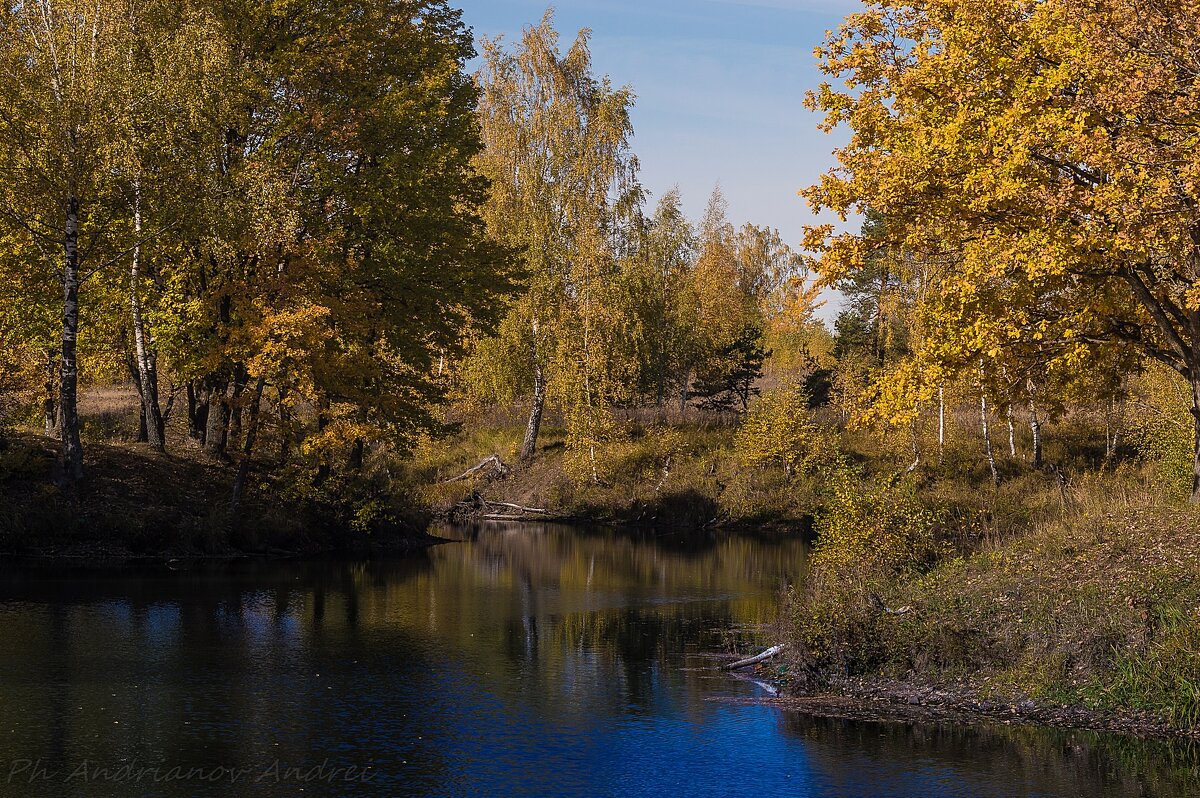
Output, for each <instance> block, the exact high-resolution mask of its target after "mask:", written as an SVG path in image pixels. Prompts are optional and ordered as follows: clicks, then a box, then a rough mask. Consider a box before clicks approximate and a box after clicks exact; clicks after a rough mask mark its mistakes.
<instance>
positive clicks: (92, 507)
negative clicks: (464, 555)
mask: <svg viewBox="0 0 1200 798" xmlns="http://www.w3.org/2000/svg"><path fill="white" fill-rule="evenodd" d="M80 410H81V421H82V428H83V435H84V452H85V467H86V473H87V477H86V479H84V481H83V482H81V483H79V484H78V485H75V486H71V487H67V486H66V484H65V482H64V480H63V479H62V473H61V463H60V458H59V452H58V449H59V442H58V441H57V440H51V439H48V438H46V437H44V436H42V435H40V434H36V433H35V432H34V431H32V430H31V429H29V428H28V427H25V428H22V427H21V426H19V425H18V426H17V427H16V428H15V429H11V430H9V431H8V433H7V434H6V435H5V436H4V439H3V446H2V447H0V555H28V556H37V557H54V558H90V557H105V558H118V559H120V558H126V557H155V558H161V557H233V556H244V555H277V556H284V555H294V554H305V553H318V552H328V551H340V550H347V551H366V550H371V549H380V548H386V549H406V548H410V547H413V546H420V545H425V543H426V535H425V532H424V530H425V528H426V527H427V525H428V523H429V520H430V515H429V514H428V513H427V512H426V511H425V509H424V508H423V507H422V506H421V505H420V504H418V503H417V502H415V501H413V500H412V498H411V497H410V496H409V495H408V494H407V493H405V492H404V491H403V490H402V488H401V486H400V485H398V484H397V485H392V484H390V483H389V482H388V481H387V480H386V479H384V478H382V477H381V475H380V474H378V473H374V472H373V473H372V474H371V475H363V476H355V477H350V476H347V475H345V474H339V473H337V472H335V473H333V474H332V475H331V476H330V477H329V478H327V479H326V480H324V481H323V482H322V483H321V484H319V485H318V484H314V480H313V474H312V473H311V469H308V470H306V469H305V468H304V467H303V464H301V463H297V464H296V465H294V466H291V467H284V468H280V467H277V466H275V465H274V464H271V463H267V462H255V463H254V464H253V465H252V467H251V468H250V470H249V472H248V473H249V478H248V480H247V484H246V488H245V491H244V494H243V498H242V500H241V501H240V502H239V503H238V505H237V506H236V507H234V506H233V505H232V502H231V499H232V493H233V482H234V478H235V475H236V472H237V465H236V463H234V462H229V461H217V460H213V459H210V458H206V457H204V456H203V455H202V453H201V452H200V450H199V448H198V447H197V446H195V445H194V444H190V442H189V439H188V437H187V430H186V428H184V427H183V426H182V424H183V419H181V418H175V419H173V428H172V429H170V430H169V439H170V444H169V445H168V447H167V450H166V451H165V452H157V451H155V450H153V449H151V448H150V447H148V446H146V445H144V444H139V443H137V442H136V438H137V400H136V397H135V395H134V394H133V393H132V392H131V391H130V390H128V389H123V388H94V389H91V390H89V391H88V392H86V393H85V394H84V396H83V401H82V402H81V405H80Z"/></svg>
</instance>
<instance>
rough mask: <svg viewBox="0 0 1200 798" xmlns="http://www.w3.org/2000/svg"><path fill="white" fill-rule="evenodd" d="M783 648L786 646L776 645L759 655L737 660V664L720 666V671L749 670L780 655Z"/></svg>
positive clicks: (731, 663)
mask: <svg viewBox="0 0 1200 798" xmlns="http://www.w3.org/2000/svg"><path fill="white" fill-rule="evenodd" d="M785 648H787V646H785V645H782V644H781V645H778V646H771V647H770V648H768V649H767V650H766V651H764V652H763V653H761V654H756V655H755V656H753V657H747V658H746V659H739V660H738V661H737V662H730V663H728V664H726V665H722V666H721V670H724V671H735V670H737V669H738V668H749V667H750V666H751V665H757V664H758V663H760V662H763V661H764V660H768V659H770V658H771V657H774V656H776V655H778V654H780V653H781V652H782V651H783V650H784V649H785Z"/></svg>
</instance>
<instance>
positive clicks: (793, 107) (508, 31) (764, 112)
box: [452, 0, 860, 315]
mask: <svg viewBox="0 0 1200 798" xmlns="http://www.w3.org/2000/svg"><path fill="white" fill-rule="evenodd" d="M452 5H456V6H458V7H460V8H462V9H463V12H464V13H463V18H464V21H465V22H466V24H467V25H469V26H471V27H472V28H473V29H474V31H475V34H476V36H477V37H478V36H495V35H498V34H501V35H503V36H504V37H505V39H507V40H509V41H516V40H518V39H519V37H520V34H521V30H522V28H524V27H525V26H526V25H529V24H533V23H536V22H537V21H538V20H540V19H541V16H542V14H543V12H545V10H546V8H547V6H548V2H546V0H452ZM554 7H555V10H556V13H555V27H556V28H557V29H558V31H559V32H560V34H561V36H562V45H563V47H564V48H565V47H566V46H567V45H569V43H570V42H571V40H572V39H573V38H574V35H575V33H576V32H577V31H578V30H579V29H580V28H583V27H586V28H591V30H592V45H591V46H592V57H593V64H594V68H595V71H596V72H597V73H598V74H607V75H609V76H610V77H611V78H612V80H613V82H614V83H615V84H618V85H622V84H629V85H630V86H632V87H633V89H634V91H635V92H636V93H637V97H638V99H637V105H636V107H635V108H634V113H633V121H634V129H635V139H634V151H635V152H636V153H637V155H638V157H639V159H640V160H641V164H642V182H643V184H644V185H645V187H646V188H647V189H648V190H649V191H650V193H651V194H652V197H653V200H656V199H657V198H658V197H661V196H662V195H663V194H664V193H665V192H666V191H668V190H669V189H670V188H671V187H672V186H674V185H678V186H679V188H680V190H681V191H682V192H683V199H684V204H685V207H686V208H687V210H688V212H689V214H691V216H692V217H693V218H698V217H699V216H700V214H701V213H702V212H703V210H704V206H705V203H706V202H707V200H708V196H709V194H710V193H711V191H712V189H713V186H714V185H715V184H717V183H718V182H719V183H720V184H721V188H722V190H723V191H724V193H725V196H726V198H727V199H728V201H729V216H730V220H731V221H733V222H734V223H735V224H740V223H742V222H754V223H755V224H759V225H767V226H770V227H775V228H778V229H779V230H780V232H781V233H782V234H783V236H784V238H785V240H787V241H788V242H789V243H790V244H792V245H793V246H797V247H798V246H799V243H800V239H801V235H802V231H803V227H804V225H805V224H806V223H810V222H811V221H812V220H813V216H812V214H811V213H810V212H809V210H808V208H807V205H806V204H805V202H804V200H802V199H801V198H800V197H798V196H797V191H799V190H800V189H801V188H803V187H805V186H807V185H809V184H811V183H813V182H815V181H816V179H817V178H818V176H819V175H820V174H821V173H822V172H824V171H825V170H826V169H828V168H829V167H830V166H831V165H832V163H833V158H832V155H831V154H830V153H831V151H832V149H833V148H834V147H835V146H836V145H837V144H838V143H839V142H840V141H841V140H842V138H843V136H844V134H834V135H832V136H830V135H826V134H823V133H821V132H820V131H818V130H817V129H816V126H817V122H818V121H819V120H818V117H817V116H816V115H814V114H812V113H810V112H809V111H807V110H805V108H804V105H803V101H804V93H805V92H806V91H807V90H808V89H811V88H814V87H815V86H816V85H817V84H818V83H819V82H820V80H821V75H820V73H819V72H818V71H817V68H816V61H815V59H814V58H813V48H814V47H816V46H817V45H819V44H820V43H821V41H822V40H823V38H824V35H825V31H826V30H828V29H831V28H835V27H837V25H838V24H839V22H840V20H841V18H842V17H844V16H845V15H846V14H848V13H853V12H854V11H855V10H857V9H858V8H860V5H859V3H858V2H857V0H641V1H640V2H638V1H637V0H560V2H558V3H555V4H554ZM827 313H828V311H827ZM822 315H826V314H822Z"/></svg>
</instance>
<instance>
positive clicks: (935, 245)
mask: <svg viewBox="0 0 1200 798" xmlns="http://www.w3.org/2000/svg"><path fill="white" fill-rule="evenodd" d="M1191 12H1192V9H1191V7H1190V6H1188V5H1187V4H1180V3H1178V2H1174V0H1151V2H1137V3H1134V2H1128V1H1127V0H1104V2H1101V3H1099V4H1096V3H1080V2H1078V0H1051V1H1050V2H1027V3H1026V2H1023V3H1017V4H1014V5H1007V6H1003V7H1002V6H999V5H997V4H995V3H992V2H987V0H967V1H966V2H964V1H963V0H942V1H940V2H934V3H919V4H918V3H910V2H900V3H887V4H871V5H870V6H869V7H868V9H867V10H866V11H864V12H863V13H860V14H855V15H851V16H850V17H849V18H848V19H847V21H846V24H845V25H844V26H843V27H842V28H841V29H840V30H839V31H837V32H836V33H834V34H832V35H831V37H830V38H829V40H828V41H827V43H826V45H825V46H824V47H823V48H821V49H820V50H819V55H820V57H821V59H822V62H823V68H824V69H825V70H826V72H827V73H829V74H830V75H831V76H834V77H838V78H841V79H843V80H844V81H845V83H846V88H845V89H842V88H835V87H834V86H833V85H832V84H826V85H824V86H823V87H822V88H821V89H820V90H819V91H817V92H815V93H814V94H812V95H811V96H810V98H809V104H810V105H811V106H812V107H814V108H816V109H819V110H822V111H824V112H825V113H826V115H827V116H826V127H827V128H829V129H832V128H833V127H836V126H838V125H848V126H849V127H851V128H852V129H853V131H854V135H853V137H852V139H851V141H850V143H849V144H848V145H847V146H845V147H843V148H842V149H840V150H839V151H838V157H839V160H840V166H839V167H838V168H836V169H835V170H833V171H832V172H830V173H829V174H828V175H826V176H825V177H824V178H823V179H822V181H821V183H820V184H818V185H816V186H814V187H812V188H810V189H808V191H807V192H806V194H807V196H808V197H809V199H810V201H811V202H812V203H813V204H814V205H815V206H816V207H818V208H831V209H834V210H836V211H838V212H841V213H843V214H846V213H848V212H850V211H851V210H855V209H857V210H860V211H861V210H865V209H866V208H868V207H869V208H872V209H874V210H876V211H878V212H879V213H880V214H881V215H882V216H883V217H884V218H886V220H887V231H886V234H885V236H886V240H887V243H888V245H889V246H890V247H892V248H893V249H894V250H897V251H898V250H900V249H904V250H906V251H908V252H911V253H915V254H916V255H917V256H918V257H923V258H927V259H928V260H929V262H930V263H931V264H934V272H933V273H932V275H931V277H932V279H931V285H934V286H936V290H935V291H931V295H930V297H929V300H928V304H927V309H928V310H929V312H930V313H931V314H933V316H934V320H935V322H936V323H934V324H932V325H930V327H929V329H928V333H929V335H928V340H927V342H926V344H925V345H924V350H925V351H924V353H923V356H922V357H923V363H924V365H925V366H926V369H925V370H924V373H925V374H927V375H935V374H938V373H939V372H944V371H945V370H946V369H947V368H957V369H962V368H964V367H966V364H968V363H970V362H971V361H973V360H977V359H978V358H979V357H980V356H983V357H985V358H992V359H995V358H996V357H998V356H999V354H1000V353H1001V352H1003V351H1008V350H1011V351H1013V352H1020V353H1021V354H1022V355H1023V357H1024V358H1027V359H1033V360H1035V361H1036V362H1037V363H1038V364H1039V365H1040V367H1041V368H1043V369H1063V370H1069V369H1074V370H1079V369H1086V368H1092V367H1094V366H1095V364H1096V362H1097V359H1098V358H1100V357H1107V356H1108V355H1107V354H1106V353H1107V352H1111V351H1112V350H1113V349H1114V348H1116V349H1118V350H1119V349H1120V348H1121V347H1131V348H1134V349H1136V350H1137V351H1138V352H1140V353H1142V355H1144V356H1145V357H1149V358H1153V359H1155V360H1159V361H1161V362H1163V363H1165V364H1167V365H1169V366H1170V367H1171V368H1173V369H1175V370H1176V371H1177V372H1178V373H1180V374H1181V375H1182V376H1183V377H1184V378H1185V379H1186V380H1187V381H1188V384H1189V385H1190V386H1191V394H1192V395H1191V398H1190V401H1189V404H1190V406H1191V412H1192V416H1193V418H1194V419H1195V441H1194V447H1193V449H1194V458H1193V460H1194V463H1193V465H1194V467H1193V490H1192V499H1193V501H1200V301H1198V298H1200V271H1198V269H1200V266H1198V264H1200V233H1198V231H1200V210H1198V209H1200V203H1198V202H1197V200H1200V189H1198V188H1197V187H1198V186H1200V180H1198V178H1200V172H1198V171H1197V170H1200V158H1198V157H1197V156H1198V155H1200V153H1198V152H1197V147H1200V143H1198V142H1197V139H1196V138H1195V137H1194V136H1193V135H1192V134H1191V132H1190V131H1191V130H1192V128H1193V127H1194V124H1193V123H1194V119H1195V117H1196V115H1197V114H1198V113H1200V105H1197V100H1196V97H1197V96H1200V94H1198V92H1197V86H1198V84H1197V83H1196V75H1197V74H1200V71H1198V70H1197V68H1196V65H1197V61H1196V53H1197V52H1198V49H1197V44H1198V43H1200V41H1198V36H1200V34H1198V33H1197V30H1196V28H1195V26H1191V25H1181V24H1179V20H1181V19H1188V18H1190V14H1191ZM809 243H810V245H812V246H814V247H816V248H819V249H821V250H822V252H823V255H822V266H821V267H822V269H823V271H824V274H825V275H826V277H827V278H828V279H830V280H837V279H843V278H845V277H846V276H848V275H853V274H856V273H859V272H861V271H862V270H863V269H864V268H865V266H866V257H867V251H866V248H865V247H864V241H863V238H862V237H860V236H857V235H853V234H840V235H834V234H833V233H832V230H831V228H828V227H824V228H818V229H814V230H813V231H811V233H810V236H809Z"/></svg>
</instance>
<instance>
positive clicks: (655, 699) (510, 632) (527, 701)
mask: <svg viewBox="0 0 1200 798" xmlns="http://www.w3.org/2000/svg"><path fill="white" fill-rule="evenodd" d="M447 533H448V534H454V535H457V536H459V537H462V538H463V539H464V542H461V543H456V544H452V545H445V546H439V547H436V548H434V549H432V550H430V551H428V552H425V553H423V554H421V555H417V556H414V557H409V558H403V559H390V560H374V561H365V562H346V561H339V562H275V563H240V564H233V565H219V566H218V565H203V566H191V567H186V568H180V569H178V570H164V569H161V568H156V569H152V570H121V571H117V572H113V571H104V572H96V571H78V570H77V571H73V572H64V571H37V572H28V571H15V570H8V571H4V572H0V795H2V796H8V795H12V796H31V797H37V796H54V797H55V798H60V797H61V796H171V798H175V797H176V796H209V795H212V796H242V795H256V796H257V795H263V796H296V795H306V796H311V795H315V796H358V795H372V796H375V795H378V796H404V795H421V796H426V795H427V796H458V795H485V796H486V795H496V796H510V795H511V796H573V795H597V796H642V795H645V796H655V798H666V797H668V796H677V795H678V796H682V795H688V796H730V795H737V796H768V795H769V796H776V795H780V796H813V797H817V796H820V797H822V798H824V797H826V796H839V797H846V798H875V797H878V798H883V797H884V796H888V797H889V798H890V797H892V796H895V797H896V798H908V797H910V796H911V797H912V798H927V797H932V798H936V797H937V796H997V797H999V796H1093V795H1112V796H1176V795H1180V796H1182V795H1191V794H1193V787H1194V786H1195V785H1196V784H1197V783H1200V782H1197V781H1196V780H1195V779H1196V774H1197V770H1196V757H1195V755H1194V752H1192V751H1190V750H1188V749H1186V748H1183V747H1179V746H1173V745H1167V744H1163V743H1142V742H1138V741H1132V740H1128V739H1125V738H1121V737H1116V736H1108V735H1094V734H1087V733H1079V732H1076V733H1072V732H1056V731H1047V730H1034V729H1028V728H1026V729H1009V728H1005V727H978V728H963V727H954V726H928V725H924V726H923V725H912V724H879V723H854V722H846V721H832V720H820V719H812V718H807V717H804V716H801V715H797V714H794V713H788V712H783V711H780V710H778V709H775V708H771V707H765V706H747V705H741V704H735V703H730V702H727V701H722V700H721V699H722V698H728V697H753V696H760V695H765V694H766V691H768V690H769V689H770V686H769V685H764V684H760V683H755V682H753V681H750V680H746V679H738V678H734V677H731V676H728V675H726V674H723V673H721V672H719V671H716V670H714V669H713V667H712V665H713V663H714V660H713V659H712V656H711V655H712V654H713V653H714V652H720V651H727V650H729V649H730V648H731V647H738V648H739V649H741V650H749V649H753V648H754V647H755V646H756V645H760V644H762V643H766V642H770V641H769V640H767V639H765V638H764V637H763V632H762V629H763V627H764V626H766V625H767V624H768V623H770V621H771V620H772V619H773V617H774V613H775V608H776V606H777V599H778V592H779V590H780V589H781V588H782V587H783V586H784V585H785V584H786V583H789V582H794V581H796V580H800V579H803V575H804V573H803V571H804V562H805V556H804V555H805V552H804V546H803V544H802V543H801V542H800V541H798V540H794V539H793V540H778V539H757V538H752V537H738V538H729V539H721V540H710V541H704V542H700V543H696V542H692V543H683V542H681V541H678V540H675V539H672V538H668V537H654V536H647V537H641V538H631V537H630V536H629V535H627V534H620V533H613V532H602V531H583V530H576V529H571V528H567V527H561V526H549V525H524V526H501V525H491V526H485V527H481V528H476V529H459V530H450V531H448V532H447Z"/></svg>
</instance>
